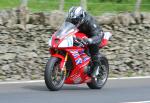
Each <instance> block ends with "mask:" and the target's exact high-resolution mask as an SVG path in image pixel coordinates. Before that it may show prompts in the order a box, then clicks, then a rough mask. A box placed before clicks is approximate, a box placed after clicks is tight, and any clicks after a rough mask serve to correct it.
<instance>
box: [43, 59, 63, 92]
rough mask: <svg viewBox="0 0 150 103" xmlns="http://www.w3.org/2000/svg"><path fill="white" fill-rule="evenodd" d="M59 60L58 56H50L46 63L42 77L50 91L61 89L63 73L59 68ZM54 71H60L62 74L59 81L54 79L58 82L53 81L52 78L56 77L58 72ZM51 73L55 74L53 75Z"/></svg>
mask: <svg viewBox="0 0 150 103" xmlns="http://www.w3.org/2000/svg"><path fill="white" fill-rule="evenodd" d="M60 62H61V60H60V59H59V58H56V57H51V58H50V59H49V60H48V62H47V64H46V68H45V73H44V79H45V84H46V86H47V88H48V89H49V90H51V91H57V90H59V89H61V88H62V86H63V84H64V81H65V73H64V72H62V71H61V69H60V68H59V64H60ZM56 66H57V71H56ZM55 72H56V73H58V72H61V75H62V77H60V78H59V79H60V81H56V82H58V84H55V83H54V79H55V78H56V79H57V78H58V74H56V73H55ZM54 73H55V74H54ZM53 75H55V76H54V77H53Z"/></svg>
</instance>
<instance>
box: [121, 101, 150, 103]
mask: <svg viewBox="0 0 150 103" xmlns="http://www.w3.org/2000/svg"><path fill="white" fill-rule="evenodd" d="M124 103H150V101H138V102H124Z"/></svg>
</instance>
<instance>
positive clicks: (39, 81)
mask: <svg viewBox="0 0 150 103" xmlns="http://www.w3.org/2000/svg"><path fill="white" fill-rule="evenodd" d="M148 78H149V79H150V76H141V77H140V76H139V77H121V78H108V79H109V80H117V79H127V80H129V79H148ZM41 82H44V80H30V81H9V82H0V84H23V83H41Z"/></svg>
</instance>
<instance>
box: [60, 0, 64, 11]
mask: <svg viewBox="0 0 150 103" xmlns="http://www.w3.org/2000/svg"><path fill="white" fill-rule="evenodd" d="M64 2H65V0H60V4H59V10H60V11H63V10H64Z"/></svg>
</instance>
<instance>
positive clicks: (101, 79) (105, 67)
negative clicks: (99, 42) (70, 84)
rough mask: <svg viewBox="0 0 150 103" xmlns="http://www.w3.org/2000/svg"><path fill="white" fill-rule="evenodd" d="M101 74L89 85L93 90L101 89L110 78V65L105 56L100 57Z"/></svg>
mask: <svg viewBox="0 0 150 103" xmlns="http://www.w3.org/2000/svg"><path fill="white" fill-rule="evenodd" d="M99 60H100V61H99V62H100V65H99V74H98V75H97V76H96V77H94V78H92V81H91V82H90V83H87V85H88V87H89V88H91V89H101V88H102V87H103V86H104V85H105V83H106V81H107V78H108V74H109V64H108V60H107V58H106V57H105V56H103V55H102V56H100V57H99Z"/></svg>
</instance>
